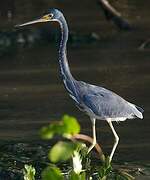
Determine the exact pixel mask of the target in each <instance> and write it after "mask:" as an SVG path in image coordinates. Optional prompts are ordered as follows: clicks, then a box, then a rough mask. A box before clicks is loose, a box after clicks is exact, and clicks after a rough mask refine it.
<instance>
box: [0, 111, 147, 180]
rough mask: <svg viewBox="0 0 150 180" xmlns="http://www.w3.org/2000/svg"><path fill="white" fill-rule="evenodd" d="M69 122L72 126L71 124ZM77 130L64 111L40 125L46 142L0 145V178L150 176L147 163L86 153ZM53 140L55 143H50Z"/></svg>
mask: <svg viewBox="0 0 150 180" xmlns="http://www.w3.org/2000/svg"><path fill="white" fill-rule="evenodd" d="M70 122H71V123H72V124H74V126H71V124H70ZM76 133H80V125H79V123H78V121H77V120H76V119H75V118H74V117H71V116H68V115H65V116H63V118H62V120H60V121H58V122H55V123H52V124H50V125H49V126H45V127H43V128H42V129H41V131H40V134H41V137H42V139H45V140H49V143H48V142H47V143H44V142H41V143H38V144H29V143H15V144H11V143H8V144H5V145H1V158H0V162H1V170H0V178H1V179H2V180H3V179H4V180H5V179H7V178H8V179H13V180H20V179H24V180H35V179H36V180H40V179H43V180H50V179H56V180H57V179H58V180H63V179H68V180H74V179H75V180H85V179H94V180H104V179H116V180H132V179H135V177H136V178H139V179H140V178H142V177H145V178H149V176H150V174H149V169H150V166H149V165H147V166H145V167H143V166H141V165H138V166H136V167H135V166H134V164H128V163H125V164H124V165H123V164H119V163H115V164H114V163H113V164H110V163H109V157H104V155H102V154H101V155H100V154H97V155H96V156H93V153H90V154H87V149H88V147H87V144H88V143H87V142H86V140H84V142H83V141H79V140H76V139H75V135H76ZM54 137H55V138H54ZM56 137H57V138H56ZM53 138H54V140H53V141H52V139H53ZM57 139H58V141H57ZM43 141H44V140H43ZM52 142H53V144H54V145H53V146H50V144H51V143H52ZM100 156H103V157H100Z"/></svg>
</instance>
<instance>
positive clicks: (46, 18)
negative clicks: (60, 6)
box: [43, 14, 53, 20]
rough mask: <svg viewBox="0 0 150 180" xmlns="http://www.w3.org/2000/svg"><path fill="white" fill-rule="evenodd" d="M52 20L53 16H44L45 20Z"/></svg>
mask: <svg viewBox="0 0 150 180" xmlns="http://www.w3.org/2000/svg"><path fill="white" fill-rule="evenodd" d="M52 18H53V14H47V15H45V16H43V19H44V20H50V19H52Z"/></svg>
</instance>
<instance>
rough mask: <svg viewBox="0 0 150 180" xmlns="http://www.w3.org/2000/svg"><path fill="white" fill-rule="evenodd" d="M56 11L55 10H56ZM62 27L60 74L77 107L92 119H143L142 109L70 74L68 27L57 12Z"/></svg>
mask: <svg viewBox="0 0 150 180" xmlns="http://www.w3.org/2000/svg"><path fill="white" fill-rule="evenodd" d="M54 11H55V10H54ZM54 14H55V16H56V18H57V21H58V22H59V24H60V27H61V41H60V48H59V64H60V73H61V77H62V80H63V83H64V86H65V88H66V90H67V91H68V93H69V95H70V96H71V98H72V99H73V100H74V101H75V103H76V105H77V106H78V107H79V108H80V109H81V110H82V111H85V112H86V113H87V114H88V115H89V116H90V117H92V118H97V119H103V120H106V119H108V118H110V119H111V120H112V121H113V120H114V121H117V120H118V121H119V120H120V121H121V120H125V119H127V118H129V119H131V118H135V117H138V118H143V116H142V109H141V110H140V109H139V108H136V106H135V105H133V104H131V103H129V102H127V101H126V100H124V99H123V98H122V97H120V96H118V95H117V94H115V93H113V92H112V91H110V90H107V89H105V88H103V87H99V86H95V85H91V84H88V83H85V82H82V81H76V80H75V79H74V78H73V77H72V75H71V72H70V68H69V65H68V61H67V57H66V44H67V40H68V26H67V23H66V20H65V18H64V16H63V14H62V13H61V12H60V11H58V10H56V12H55V13H54Z"/></svg>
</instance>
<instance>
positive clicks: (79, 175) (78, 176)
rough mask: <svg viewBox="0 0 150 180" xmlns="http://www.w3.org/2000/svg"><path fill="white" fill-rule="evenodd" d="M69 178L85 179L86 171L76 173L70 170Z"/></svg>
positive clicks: (70, 179) (75, 179) (72, 179)
mask: <svg viewBox="0 0 150 180" xmlns="http://www.w3.org/2000/svg"><path fill="white" fill-rule="evenodd" d="M69 180H86V173H85V172H82V173H81V174H76V173H75V172H74V171H71V173H70V178H69Z"/></svg>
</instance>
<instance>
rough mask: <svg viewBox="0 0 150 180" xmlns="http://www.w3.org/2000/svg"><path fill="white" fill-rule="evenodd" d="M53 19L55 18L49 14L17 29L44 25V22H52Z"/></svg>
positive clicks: (20, 25)
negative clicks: (32, 25) (38, 24)
mask: <svg viewBox="0 0 150 180" xmlns="http://www.w3.org/2000/svg"><path fill="white" fill-rule="evenodd" d="M52 17H53V16H52V15H51V14H47V15H44V16H42V17H41V18H39V19H36V20H34V21H29V22H27V23H23V24H19V25H16V26H15V27H22V26H27V25H31V24H37V23H44V22H48V21H52Z"/></svg>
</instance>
